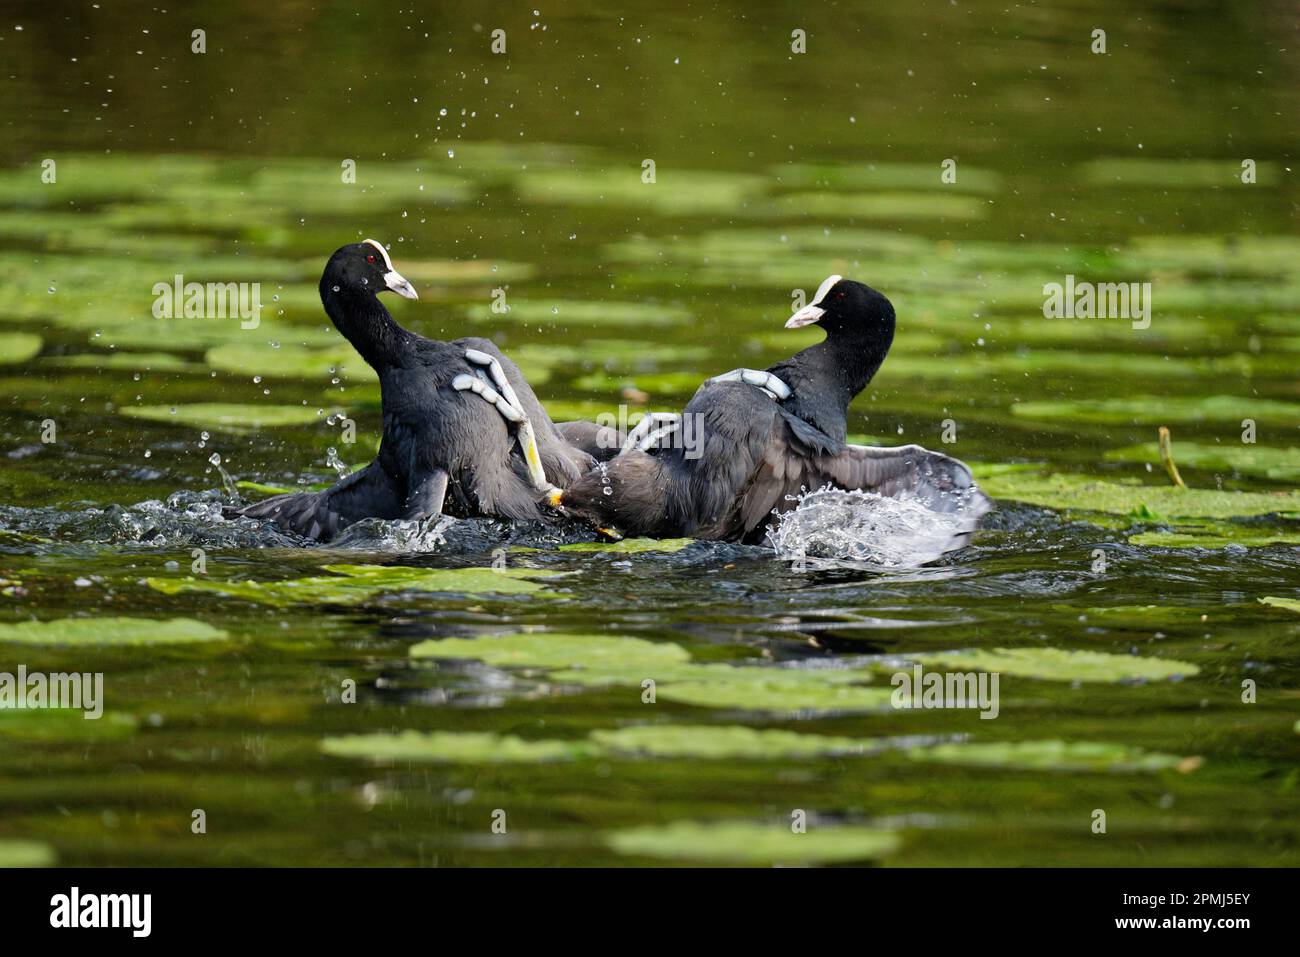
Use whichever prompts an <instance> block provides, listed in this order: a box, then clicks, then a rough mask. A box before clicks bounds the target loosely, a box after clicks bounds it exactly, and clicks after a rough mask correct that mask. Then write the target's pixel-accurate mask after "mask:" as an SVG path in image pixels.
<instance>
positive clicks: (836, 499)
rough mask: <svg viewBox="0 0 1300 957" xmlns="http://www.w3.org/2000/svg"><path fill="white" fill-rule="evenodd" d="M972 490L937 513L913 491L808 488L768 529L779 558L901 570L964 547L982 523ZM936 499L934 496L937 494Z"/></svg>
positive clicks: (956, 496)
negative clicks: (970, 495)
mask: <svg viewBox="0 0 1300 957" xmlns="http://www.w3.org/2000/svg"><path fill="white" fill-rule="evenodd" d="M966 493H967V490H962V491H954V492H952V493H950V494H951V495H952V496H953V498H952V499H951V500H950V501H947V502H945V503H944V504H945V505H950V506H951V510H949V511H936V510H935V509H933V508H932V507H931V506H930V504H928V501H927V500H922V499H921V498H918V497H916V496H914V495H912V494H910V493H901V494H899V495H897V496H893V497H884V496H880V495H877V494H876V493H874V492H863V491H858V490H853V491H844V490H843V489H837V488H833V487H831V486H829V485H828V486H826V487H824V488H821V489H818V490H817V491H815V492H807V493H804V494H803V495H800V496H799V497H798V499H797V501H798V505H796V506H795V507H794V508H793V509H791V510H790V511H788V512H785V513H783V514H781V515H778V516H777V517H776V518H775V519H774V520H773V522H772V524H771V526H770V527H769V528H768V532H767V540H768V544H769V545H771V546H772V548H773V550H775V552H776V555H777V557H778V558H782V559H787V560H798V559H808V558H819V559H830V560H833V561H839V562H851V563H854V564H866V565H876V566H881V567H885V568H901V567H909V566H914V565H923V564H925V563H926V562H931V561H934V560H935V559H937V558H939V557H940V556H942V555H943V554H944V553H945V552H949V551H952V550H953V549H956V548H961V547H962V546H963V545H965V544H966V542H967V541H968V540H969V538H970V533H971V532H972V531H974V530H975V528H976V526H977V525H978V524H979V517H980V515H981V514H982V513H983V510H984V508H983V502H982V501H979V500H972V503H971V504H972V506H974V505H976V503H978V507H968V504H967V502H966V501H965V498H966ZM931 498H932V496H931Z"/></svg>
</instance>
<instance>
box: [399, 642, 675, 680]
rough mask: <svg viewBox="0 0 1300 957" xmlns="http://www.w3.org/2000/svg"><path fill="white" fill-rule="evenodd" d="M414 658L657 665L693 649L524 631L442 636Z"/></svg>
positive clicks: (597, 666)
mask: <svg viewBox="0 0 1300 957" xmlns="http://www.w3.org/2000/svg"><path fill="white" fill-rule="evenodd" d="M410 654H411V657H412V658H472V659H476V660H478V661H483V662H486V663H487V664H490V665H496V666H498V667H521V668H583V669H586V670H588V671H592V672H596V673H599V672H600V671H601V670H602V669H605V668H610V667H614V668H620V669H629V670H637V669H643V671H644V676H646V677H653V675H654V673H655V669H661V668H665V667H668V668H671V667H673V666H676V665H679V664H681V663H683V662H687V661H690V657H691V656H690V653H689V652H687V651H686V649H685V648H683V647H681V646H680V645H674V644H672V643H671V642H657V641H645V640H644V639H641V638H622V637H618V636H614V635H574V634H563V633H560V632H521V633H519V634H513V635H500V636H497V637H488V636H484V637H481V638H443V639H440V640H438V639H435V640H430V641H422V642H420V643H419V644H416V645H413V646H412V647H411V651H410Z"/></svg>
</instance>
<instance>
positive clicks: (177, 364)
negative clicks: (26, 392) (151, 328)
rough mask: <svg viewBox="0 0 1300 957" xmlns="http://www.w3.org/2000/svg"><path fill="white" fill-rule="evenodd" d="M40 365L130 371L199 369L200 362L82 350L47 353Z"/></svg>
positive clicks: (155, 354) (161, 354)
mask: <svg viewBox="0 0 1300 957" xmlns="http://www.w3.org/2000/svg"><path fill="white" fill-rule="evenodd" d="M41 362H42V364H43V365H51V366H59V367H61V368H66V369H129V370H130V371H132V372H202V371H203V370H204V366H203V364H202V363H198V362H190V361H189V360H187V359H183V358H181V357H180V356H176V355H172V354H171V353H170V352H81V353H77V354H76V355H66V356H47V357H46V358H44V359H42V360H41Z"/></svg>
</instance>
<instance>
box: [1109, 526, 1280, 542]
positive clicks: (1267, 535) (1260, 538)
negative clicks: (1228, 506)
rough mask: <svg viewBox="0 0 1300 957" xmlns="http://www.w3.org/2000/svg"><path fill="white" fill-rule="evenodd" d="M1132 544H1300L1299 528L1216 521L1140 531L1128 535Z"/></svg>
mask: <svg viewBox="0 0 1300 957" xmlns="http://www.w3.org/2000/svg"><path fill="white" fill-rule="evenodd" d="M1128 540H1129V544H1130V545H1146V546H1151V547H1153V548H1223V547H1225V546H1227V545H1241V546H1243V547H1244V548H1263V547H1267V546H1269V545H1298V544H1300V529H1295V530H1290V531H1288V530H1286V529H1282V528H1269V527H1267V526H1261V525H1236V524H1232V523H1230V522H1213V523H1210V524H1208V525H1180V526H1178V527H1177V529H1176V530H1173V531H1154V532H1140V533H1139V534H1137V535H1130V536H1129V537H1128Z"/></svg>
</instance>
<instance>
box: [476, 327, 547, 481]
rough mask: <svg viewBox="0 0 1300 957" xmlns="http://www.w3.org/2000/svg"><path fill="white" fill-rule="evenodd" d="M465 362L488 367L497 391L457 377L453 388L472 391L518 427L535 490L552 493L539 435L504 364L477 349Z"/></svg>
mask: <svg viewBox="0 0 1300 957" xmlns="http://www.w3.org/2000/svg"><path fill="white" fill-rule="evenodd" d="M465 358H466V359H467V360H468V361H470V362H472V363H474V364H475V365H480V366H485V367H486V368H487V370H488V375H490V376H491V377H492V382H493V384H495V386H496V388H495V389H494V388H493V387H492V386H491V385H489V384H488V383H487V382H485V381H484V380H483V379H481V378H479V377H477V376H471V375H458V376H456V378H454V379H453V380H452V381H451V387H452V388H453V389H458V390H461V391H463V390H465V389H469V390H470V391H471V392H473V393H474V394H475V395H477V396H479V397H480V398H482V399H484V400H486V401H487V402H490V403H491V404H492V405H493V406H495V407H496V410H497V411H498V412H500V413H501V415H502V416H503V417H504V418H505V419H506V421H508V422H513V423H515V426H516V432H517V435H518V438H519V447H520V449H522V451H523V453H524V462H526V463H527V465H528V475H529V477H530V478H531V479H532V482H533V486H534V487H535V488H537V489H538V491H542V492H549V491H551V490H552V489H553V488H554V486H553V485H551V483H550V482H548V481H547V480H546V470H545V469H544V468H543V467H542V456H541V453H540V452H538V451H537V433H536V432H534V431H533V423H532V422H530V421H529V420H528V414H527V413H526V412H524V407H523V405H522V404H521V403H520V402H519V396H517V395H516V394H515V390H514V387H513V386H511V385H510V380H509V379H508V378H506V371H505V369H503V368H501V363H500V362H498V361H497V359H496V357H495V356H492V355H489V354H488V353H486V352H481V351H480V350H478V349H466V350H465Z"/></svg>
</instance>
